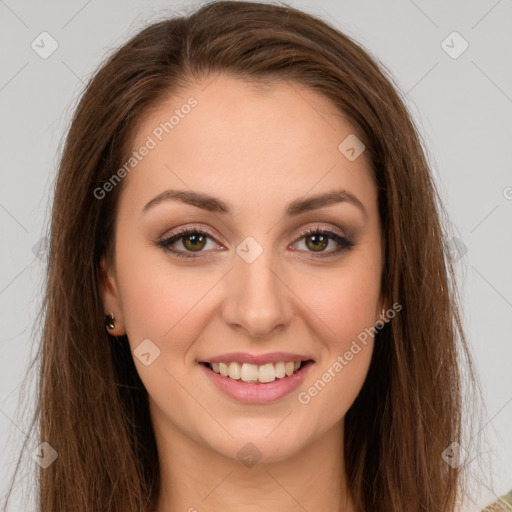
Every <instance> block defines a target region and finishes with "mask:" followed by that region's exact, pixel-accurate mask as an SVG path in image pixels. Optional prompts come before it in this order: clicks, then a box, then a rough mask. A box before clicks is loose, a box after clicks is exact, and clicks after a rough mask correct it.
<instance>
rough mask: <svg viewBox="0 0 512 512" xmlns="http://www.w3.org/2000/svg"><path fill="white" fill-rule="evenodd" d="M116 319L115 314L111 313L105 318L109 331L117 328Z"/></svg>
mask: <svg viewBox="0 0 512 512" xmlns="http://www.w3.org/2000/svg"><path fill="white" fill-rule="evenodd" d="M115 326H116V325H115V319H114V314H113V313H110V314H109V315H106V316H105V328H106V329H107V331H113V330H114V328H115Z"/></svg>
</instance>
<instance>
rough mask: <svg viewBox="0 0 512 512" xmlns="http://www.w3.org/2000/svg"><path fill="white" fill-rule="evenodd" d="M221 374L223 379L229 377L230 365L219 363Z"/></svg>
mask: <svg viewBox="0 0 512 512" xmlns="http://www.w3.org/2000/svg"><path fill="white" fill-rule="evenodd" d="M213 371H215V370H213ZM219 373H220V374H221V375H222V376H223V377H227V376H228V365H227V364H226V363H219Z"/></svg>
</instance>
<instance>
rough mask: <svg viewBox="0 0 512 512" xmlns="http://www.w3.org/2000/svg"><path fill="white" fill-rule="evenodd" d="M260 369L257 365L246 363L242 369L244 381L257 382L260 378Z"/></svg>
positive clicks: (241, 373) (241, 376)
mask: <svg viewBox="0 0 512 512" xmlns="http://www.w3.org/2000/svg"><path fill="white" fill-rule="evenodd" d="M258 371H259V369H258V366H257V365H255V364H249V363H244V364H243V365H242V369H241V370H240V378H241V379H242V380H243V381H244V382H256V381H257V380H258Z"/></svg>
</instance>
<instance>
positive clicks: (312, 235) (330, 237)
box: [299, 227, 355, 258]
mask: <svg viewBox="0 0 512 512" xmlns="http://www.w3.org/2000/svg"><path fill="white" fill-rule="evenodd" d="M302 239H304V245H305V247H306V252H312V253H313V254H312V256H313V257H317V258H318V257H320V258H322V257H328V256H333V255H337V254H338V253H340V252H342V251H345V250H349V249H351V248H352V247H354V246H355V243H354V242H352V241H351V240H349V239H348V238H347V237H345V236H343V235H341V234H339V233H337V232H336V231H333V230H330V229H325V228H319V227H316V228H310V229H308V230H306V231H304V232H303V233H302V234H301V237H300V239H299V240H302ZM330 242H332V245H334V246H336V245H338V248H337V249H334V250H332V251H325V249H326V248H327V247H328V246H329V243H330ZM315 253H316V254H315Z"/></svg>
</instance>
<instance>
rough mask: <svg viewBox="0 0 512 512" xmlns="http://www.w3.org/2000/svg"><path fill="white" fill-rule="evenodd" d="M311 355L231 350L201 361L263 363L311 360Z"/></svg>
mask: <svg viewBox="0 0 512 512" xmlns="http://www.w3.org/2000/svg"><path fill="white" fill-rule="evenodd" d="M309 360H312V358H311V357H308V356H304V355H301V354H292V353H291V352H271V353H270V352H269V353H267V354H258V355H256V354H248V353H247V352H230V353H229V354H222V355H220V356H214V357H210V358H207V359H201V360H200V361H199V362H200V363H227V362H232V361H235V362H237V363H251V364H256V365H263V364H266V363H279V362H281V361H284V362H287V361H309Z"/></svg>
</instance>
